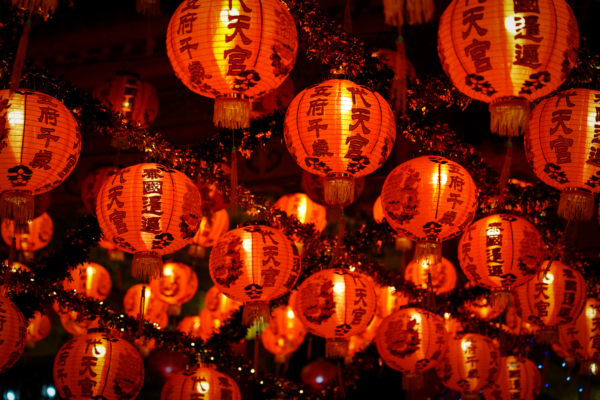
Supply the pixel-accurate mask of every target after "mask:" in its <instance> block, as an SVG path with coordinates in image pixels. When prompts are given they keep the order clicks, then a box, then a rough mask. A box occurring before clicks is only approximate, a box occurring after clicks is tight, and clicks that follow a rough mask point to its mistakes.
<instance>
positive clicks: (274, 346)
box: [261, 306, 306, 363]
mask: <svg viewBox="0 0 600 400" xmlns="http://www.w3.org/2000/svg"><path fill="white" fill-rule="evenodd" d="M305 336H306V329H305V328H304V326H303V325H302V322H301V321H300V319H298V317H297V316H296V314H295V313H294V310H292V307H290V306H280V307H277V308H276V309H275V310H273V313H272V314H271V322H270V323H269V326H267V329H265V330H264V331H263V333H262V335H261V339H262V344H263V346H264V347H265V349H266V350H267V351H268V352H269V353H271V354H273V355H274V356H275V361H276V362H278V363H284V362H285V360H286V359H287V358H288V357H289V356H291V355H292V353H293V352H295V351H296V350H298V347H300V345H301V344H302V342H303V341H304V337H305Z"/></svg>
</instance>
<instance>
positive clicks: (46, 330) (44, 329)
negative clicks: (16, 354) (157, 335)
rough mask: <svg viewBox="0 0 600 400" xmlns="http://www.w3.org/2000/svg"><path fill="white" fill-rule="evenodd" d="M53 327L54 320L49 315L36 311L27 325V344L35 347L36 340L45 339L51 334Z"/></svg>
mask: <svg viewBox="0 0 600 400" xmlns="http://www.w3.org/2000/svg"><path fill="white" fill-rule="evenodd" d="M50 329H52V321H50V318H49V317H48V316H47V315H45V314H44V315H42V314H41V313H40V312H39V311H36V312H35V314H34V317H33V319H32V320H31V321H30V322H29V325H28V326H27V344H28V346H29V347H33V346H34V344H35V343H36V342H39V341H40V340H44V339H46V338H47V337H48V335H49V334H50Z"/></svg>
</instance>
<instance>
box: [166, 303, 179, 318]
mask: <svg viewBox="0 0 600 400" xmlns="http://www.w3.org/2000/svg"><path fill="white" fill-rule="evenodd" d="M167 315H169V316H171V317H179V316H180V315H181V306H180V305H175V304H171V305H169V308H168V309H167Z"/></svg>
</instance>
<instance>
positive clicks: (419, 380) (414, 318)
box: [375, 308, 448, 390]
mask: <svg viewBox="0 0 600 400" xmlns="http://www.w3.org/2000/svg"><path fill="white" fill-rule="evenodd" d="M375 343H376V344H377V350H378V351H379V355H380V356H381V358H383V361H384V362H385V363H386V365H387V366H388V367H390V368H393V369H395V370H397V371H400V372H402V387H403V388H404V389H406V390H416V389H420V388H421V387H423V375H422V372H425V371H427V370H428V369H431V368H434V367H435V366H436V365H437V364H438V363H439V362H440V361H441V359H442V357H443V356H444V353H445V352H446V349H447V347H448V334H447V333H446V328H445V326H444V320H443V318H442V317H440V316H439V315H436V314H433V313H430V312H428V311H425V310H422V309H419V308H403V309H401V310H398V311H396V312H394V313H392V314H391V315H390V316H388V317H387V318H386V319H384V320H383V322H381V325H380V326H379V330H378V331H377V336H376V338H375Z"/></svg>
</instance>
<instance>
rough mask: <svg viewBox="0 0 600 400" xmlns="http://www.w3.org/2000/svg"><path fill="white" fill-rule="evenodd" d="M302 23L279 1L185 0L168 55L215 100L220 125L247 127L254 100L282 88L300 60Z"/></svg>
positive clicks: (186, 80) (183, 76) (182, 75)
mask: <svg viewBox="0 0 600 400" xmlns="http://www.w3.org/2000/svg"><path fill="white" fill-rule="evenodd" d="M297 51H298V36H297V33H296V24H295V22H294V18H293V17H292V16H291V14H290V12H289V11H288V9H287V7H286V6H285V4H283V3H282V2H279V1H277V0H267V1H266V2H265V1H262V2H259V1H258V0H245V1H240V0H235V1H234V0H232V2H230V3H229V4H228V3H223V2H218V1H216V0H211V1H208V2H203V3H201V4H196V3H194V4H192V3H190V2H188V1H184V2H183V3H182V4H181V5H180V6H179V8H178V9H177V10H176V11H175V14H173V17H172V18H171V22H170V23H169V27H168V29H167V55H168V56H169V60H170V61H171V66H172V67H173V70H174V71H175V75H177V77H178V78H179V79H180V80H181V81H182V82H183V84H184V85H186V86H187V87H188V88H189V89H190V90H192V91H194V92H196V93H198V94H200V95H202V96H205V97H210V98H216V101H215V114H214V123H215V126H221V127H225V128H247V127H248V126H249V124H250V100H249V99H251V98H255V97H260V96H262V95H264V94H265V93H268V92H270V91H271V90H274V89H276V88H277V87H278V86H279V85H281V83H282V82H283V81H284V80H285V79H286V78H287V76H288V74H289V73H290V71H291V70H292V68H293V66H294V63H295V62H296V53H297Z"/></svg>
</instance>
